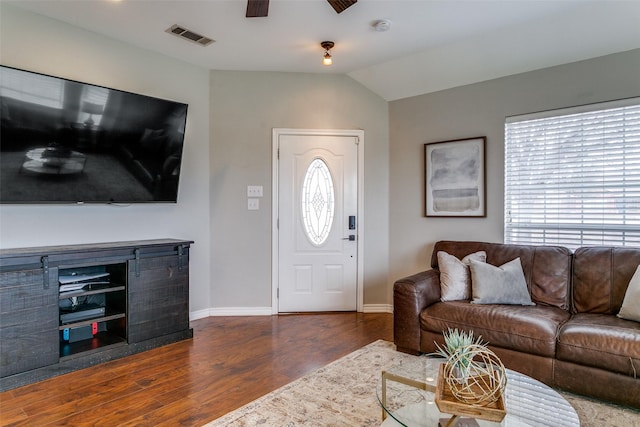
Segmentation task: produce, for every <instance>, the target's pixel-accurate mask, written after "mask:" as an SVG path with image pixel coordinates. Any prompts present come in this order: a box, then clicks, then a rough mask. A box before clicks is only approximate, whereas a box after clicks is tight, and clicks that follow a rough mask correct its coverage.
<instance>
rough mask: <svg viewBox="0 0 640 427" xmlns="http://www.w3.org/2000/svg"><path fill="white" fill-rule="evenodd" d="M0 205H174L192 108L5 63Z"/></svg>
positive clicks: (0, 97)
mask: <svg viewBox="0 0 640 427" xmlns="http://www.w3.org/2000/svg"><path fill="white" fill-rule="evenodd" d="M0 107H1V109H0V120H1V122H2V126H1V135H0V203H13V204H24V203H58V204H60V203H116V204H130V203H144V202H159V203H175V202H177V198H178V181H179V178H180V165H181V161H182V151H183V144H184V132H185V123H186V118H187V105H186V104H183V103H180V102H175V101H169V100H165V99H159V98H154V97H150V96H145V95H139V94H135V93H130V92H125V91H121V90H116V89H109V88H106V87H101V86H96V85H92V84H87V83H81V82H77V81H73V80H67V79H63V78H59V77H53V76H48V75H44V74H39V73H34V72H30V71H25V70H20V69H17V68H11V67H6V66H0Z"/></svg>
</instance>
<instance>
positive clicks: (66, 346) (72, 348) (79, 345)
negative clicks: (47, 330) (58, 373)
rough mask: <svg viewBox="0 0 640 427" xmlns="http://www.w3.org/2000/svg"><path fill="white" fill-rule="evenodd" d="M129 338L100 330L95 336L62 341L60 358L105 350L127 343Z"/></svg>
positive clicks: (69, 357)
mask: <svg viewBox="0 0 640 427" xmlns="http://www.w3.org/2000/svg"><path fill="white" fill-rule="evenodd" d="M126 344H127V340H125V339H124V338H122V337H121V336H119V335H117V334H113V333H111V332H108V331H104V332H98V333H97V334H96V335H94V336H93V338H88V339H85V340H81V341H76V342H72V343H67V342H60V360H66V359H71V358H73V357H78V356H80V355H87V354H90V353H91V352H92V351H100V350H103V349H104V348H105V347H107V346H115V345H126Z"/></svg>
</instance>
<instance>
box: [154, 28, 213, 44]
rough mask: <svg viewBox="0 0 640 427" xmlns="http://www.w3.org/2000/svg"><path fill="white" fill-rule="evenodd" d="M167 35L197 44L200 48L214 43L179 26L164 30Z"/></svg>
mask: <svg viewBox="0 0 640 427" xmlns="http://www.w3.org/2000/svg"><path fill="white" fill-rule="evenodd" d="M165 31H166V32H167V33H169V34H173V35H174V36H178V37H180V38H183V39H185V40H189V41H190V42H194V43H197V44H199V45H200V46H208V45H210V44H211V43H213V42H215V40H213V39H210V38H209V37H205V36H201V35H200V34H197V33H194V32H193V31H191V30H187V29H186V28H184V27H181V26H180V25H172V26H171V27H169V28H167V29H166V30H165Z"/></svg>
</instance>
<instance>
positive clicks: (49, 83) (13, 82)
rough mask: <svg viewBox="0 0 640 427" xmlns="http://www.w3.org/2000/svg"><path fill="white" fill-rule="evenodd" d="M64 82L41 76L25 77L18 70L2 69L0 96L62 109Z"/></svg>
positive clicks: (31, 75)
mask: <svg viewBox="0 0 640 427" xmlns="http://www.w3.org/2000/svg"><path fill="white" fill-rule="evenodd" d="M63 84H64V82H63V81H62V80H60V79H56V78H53V77H49V76H45V75H42V74H28V75H25V73H23V72H22V71H20V70H14V69H12V68H3V70H2V79H1V80H0V95H1V96H6V97H8V98H13V99H17V100H20V101H25V102H31V103H33V104H39V105H44V106H47V107H53V108H62V101H63V97H64V87H63Z"/></svg>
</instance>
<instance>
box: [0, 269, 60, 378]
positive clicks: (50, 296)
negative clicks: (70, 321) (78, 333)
mask: <svg viewBox="0 0 640 427" xmlns="http://www.w3.org/2000/svg"><path fill="white" fill-rule="evenodd" d="M43 271H44V270H43V269H42V268H38V269H33V270H19V271H3V272H0V356H1V364H0V377H6V376H8V375H13V374H16V373H19V372H24V371H29V370H31V369H35V368H40V367H43V366H48V365H53V364H55V363H58V360H59V358H60V348H59V334H58V269H57V268H49V277H48V285H45V280H44V279H45V278H44V273H43Z"/></svg>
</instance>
